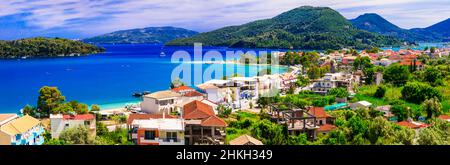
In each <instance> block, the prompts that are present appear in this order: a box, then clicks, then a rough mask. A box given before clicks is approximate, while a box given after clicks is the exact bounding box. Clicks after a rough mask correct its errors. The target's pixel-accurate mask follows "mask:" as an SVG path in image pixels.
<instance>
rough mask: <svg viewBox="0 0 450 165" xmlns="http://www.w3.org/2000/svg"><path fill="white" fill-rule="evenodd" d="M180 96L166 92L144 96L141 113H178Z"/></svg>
mask: <svg viewBox="0 0 450 165" xmlns="http://www.w3.org/2000/svg"><path fill="white" fill-rule="evenodd" d="M180 99H181V94H179V93H176V92H173V91H170V90H166V91H159V92H155V93H151V94H148V95H144V97H143V101H142V102H141V110H142V112H145V113H149V114H161V113H171V112H175V111H178V109H177V108H176V105H177V104H179V103H180Z"/></svg>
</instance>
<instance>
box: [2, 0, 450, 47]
mask: <svg viewBox="0 0 450 165" xmlns="http://www.w3.org/2000/svg"><path fill="white" fill-rule="evenodd" d="M304 5H308V6H322V7H331V8H333V9H335V10H337V11H339V12H340V13H341V14H342V15H343V16H344V17H346V18H348V19H353V18H356V17H357V16H358V15H361V14H364V13H377V14H379V15H381V16H382V17H384V18H386V19H387V20H388V21H390V22H392V23H394V24H396V25H397V26H399V27H401V28H405V29H410V28H424V27H428V26H430V25H433V24H435V23H438V22H440V21H443V20H445V19H447V18H449V16H450V10H448V9H449V8H450V1H449V0H0V39H4V40H11V39H18V38H27V37H35V36H46V37H64V38H71V39H82V38H86V37H92V36H96V35H100V34H105V33H109V32H113V31H117V30H125V29H134V28H143V27H158V26H176V27H182V28H187V29H190V30H195V31H199V32H206V31H211V30H215V29H218V28H221V27H225V26H230V25H240V24H244V23H247V22H251V21H254V20H258V19H266V18H271V17H274V16H276V15H278V14H280V13H282V12H285V11H288V10H290V9H293V8H296V7H299V6H304Z"/></svg>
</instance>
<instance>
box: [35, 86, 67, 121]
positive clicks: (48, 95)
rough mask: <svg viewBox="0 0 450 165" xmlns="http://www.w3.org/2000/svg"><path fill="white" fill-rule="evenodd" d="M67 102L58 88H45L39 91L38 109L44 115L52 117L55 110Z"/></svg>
mask: <svg viewBox="0 0 450 165" xmlns="http://www.w3.org/2000/svg"><path fill="white" fill-rule="evenodd" d="M65 100H66V97H64V96H63V95H62V94H61V92H60V91H59V90H58V88H56V87H48V86H44V87H42V88H41V89H40V90H39V97H38V101H37V108H38V109H39V110H40V111H41V112H42V113H44V114H47V115H48V116H50V112H51V111H52V109H53V108H56V107H58V106H59V105H60V104H62V103H63V102H64V101H65Z"/></svg>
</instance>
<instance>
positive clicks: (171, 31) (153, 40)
mask: <svg viewBox="0 0 450 165" xmlns="http://www.w3.org/2000/svg"><path fill="white" fill-rule="evenodd" d="M195 34H197V32H195V31H191V30H187V29H183V28H176V27H149V28H143V29H131V30H121V31H116V32H112V33H108V34H104V35H101V36H96V37H92V38H88V39H84V40H83V41H84V42H87V43H95V44H139V43H140V44H164V43H166V42H168V41H170V40H173V39H175V38H185V37H190V36H193V35H195Z"/></svg>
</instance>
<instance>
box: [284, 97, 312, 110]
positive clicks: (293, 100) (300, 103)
mask: <svg viewBox="0 0 450 165" xmlns="http://www.w3.org/2000/svg"><path fill="white" fill-rule="evenodd" d="M282 102H283V103H284V104H286V105H287V104H293V105H295V106H296V107H299V108H305V107H306V106H310V105H311V102H309V101H308V100H306V99H303V98H301V97H300V96H299V95H286V97H283V99H282Z"/></svg>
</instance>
